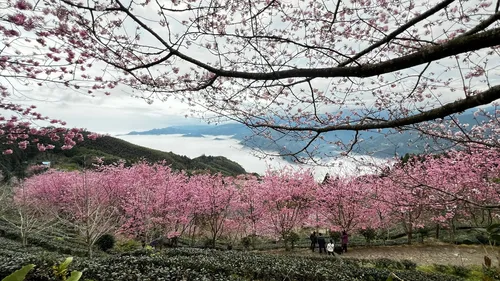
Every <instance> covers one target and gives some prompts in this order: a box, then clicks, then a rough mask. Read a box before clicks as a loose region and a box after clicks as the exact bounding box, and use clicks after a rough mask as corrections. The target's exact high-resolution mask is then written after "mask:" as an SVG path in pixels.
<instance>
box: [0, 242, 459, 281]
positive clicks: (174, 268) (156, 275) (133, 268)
mask: <svg viewBox="0 0 500 281" xmlns="http://www.w3.org/2000/svg"><path fill="white" fill-rule="evenodd" d="M52 259H53V257H43V256H40V255H39V254H38V255H37V254H35V253H26V254H23V255H19V254H17V253H15V252H6V251H3V250H0V276H2V274H4V271H5V270H15V269H16V267H17V265H18V264H26V262H27V261H29V262H32V263H34V264H39V265H40V267H42V264H45V265H47V264H48V262H50V261H51V260H52ZM367 262H370V261H366V262H364V263H362V262H360V261H359V260H351V259H348V258H344V259H331V258H330V257H326V256H322V257H320V256H315V257H314V258H309V257H303V256H302V257H299V256H278V255H270V254H269V255H266V254H255V253H248V252H238V251H220V250H210V249H182V248H176V249H172V250H167V251H165V252H163V253H162V255H149V254H146V253H145V254H144V255H122V256H109V257H97V258H93V259H88V258H84V257H79V258H75V260H74V261H73V262H72V264H71V265H72V266H73V267H74V268H77V269H83V268H85V271H84V273H83V275H82V278H84V279H92V280H114V281H122V280H141V281H150V280H262V281H275V280H276V281H277V280H317V281H326V280H338V281H347V280H349V281H351V280H354V281H385V280H386V279H387V278H388V276H389V275H390V274H391V272H394V273H395V274H396V275H397V276H398V277H399V278H401V279H403V280H405V281H458V280H463V279H462V278H458V277H453V276H449V275H442V274H435V273H432V274H429V273H424V272H419V271H414V270H406V269H404V266H403V265H400V266H399V268H400V269H394V270H389V269H387V268H373V267H367V266H363V264H366V263H367ZM372 262H373V261H372ZM386 264H388V263H386ZM43 274H45V273H44V271H43V270H42V271H38V272H34V273H33V275H30V276H32V277H33V279H32V280H53V279H50V275H48V276H49V277H45V276H47V275H43ZM37 278H39V279H37ZM131 278H133V279H131ZM395 279H396V278H395ZM30 280H31V279H30ZM67 281H68V280H67Z"/></svg>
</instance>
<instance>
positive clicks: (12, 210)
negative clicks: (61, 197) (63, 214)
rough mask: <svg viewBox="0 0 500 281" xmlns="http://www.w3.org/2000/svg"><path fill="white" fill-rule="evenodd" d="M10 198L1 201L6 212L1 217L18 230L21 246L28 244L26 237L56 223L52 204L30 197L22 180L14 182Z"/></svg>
mask: <svg viewBox="0 0 500 281" xmlns="http://www.w3.org/2000/svg"><path fill="white" fill-rule="evenodd" d="M11 195H13V197H12V198H10V196H9V197H7V198H5V199H11V200H8V201H3V202H2V204H3V205H4V207H5V209H6V213H5V214H3V215H2V218H3V219H4V220H5V221H6V222H8V223H9V224H10V225H11V226H13V227H14V229H16V230H17V231H18V232H19V236H20V237H21V243H22V245H23V246H27V245H28V237H29V236H32V235H36V234H38V233H40V232H42V231H45V230H47V229H49V228H50V227H52V226H54V225H55V224H56V223H57V220H56V219H55V214H56V213H55V208H54V205H52V204H50V203H49V202H44V201H41V200H38V198H36V197H32V196H31V194H30V193H29V191H27V190H26V188H25V186H24V184H23V182H17V183H15V188H14V191H13V194H11Z"/></svg>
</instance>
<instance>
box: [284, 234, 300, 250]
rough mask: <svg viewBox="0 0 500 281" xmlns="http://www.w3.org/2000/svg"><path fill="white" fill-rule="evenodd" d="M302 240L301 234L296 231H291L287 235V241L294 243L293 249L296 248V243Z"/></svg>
mask: <svg viewBox="0 0 500 281" xmlns="http://www.w3.org/2000/svg"><path fill="white" fill-rule="evenodd" d="M299 240H300V236H299V235H298V234H297V233H296V232H293V231H292V232H290V233H288V234H287V235H286V237H285V241H286V242H287V243H290V244H291V245H292V249H294V248H295V243H296V242H297V241H299Z"/></svg>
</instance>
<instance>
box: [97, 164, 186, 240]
mask: <svg viewBox="0 0 500 281" xmlns="http://www.w3.org/2000/svg"><path fill="white" fill-rule="evenodd" d="M118 172H119V175H120V177H121V178H122V179H123V183H124V186H125V188H124V189H123V190H122V192H123V193H124V194H125V196H123V199H122V200H121V208H122V209H123V216H124V217H125V222H124V224H123V225H122V226H121V230H122V232H124V233H127V234H130V235H131V236H133V237H135V238H141V239H144V241H145V242H146V243H149V242H151V241H152V240H153V239H155V238H158V237H159V236H169V235H170V234H171V233H182V232H183V231H184V230H185V228H186V227H187V225H188V224H189V222H190V220H189V215H190V212H189V211H188V210H189V208H187V205H186V203H188V201H189V196H186V195H189V194H190V191H189V190H187V188H186V186H187V184H186V182H187V177H186V176H185V174H183V173H177V172H174V171H172V170H171V169H170V167H168V166H166V165H164V163H163V165H162V164H161V163H157V164H153V165H151V164H149V163H147V162H140V163H137V164H135V165H133V166H132V167H130V168H124V167H119V171H118ZM106 173H108V171H106ZM108 182H110V183H113V182H116V181H108Z"/></svg>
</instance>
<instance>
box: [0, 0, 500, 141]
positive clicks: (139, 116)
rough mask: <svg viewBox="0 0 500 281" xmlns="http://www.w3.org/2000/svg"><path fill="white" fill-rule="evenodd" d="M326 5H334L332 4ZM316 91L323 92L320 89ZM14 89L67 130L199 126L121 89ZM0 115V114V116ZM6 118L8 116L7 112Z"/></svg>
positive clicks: (171, 105) (168, 106)
mask: <svg viewBox="0 0 500 281" xmlns="http://www.w3.org/2000/svg"><path fill="white" fill-rule="evenodd" d="M477 2H478V1H476V0H474V1H470V3H468V5H471V6H474V5H476V4H477ZM297 3H299V4H300V3H301V2H300V1H299V2H297ZM417 3H419V4H426V3H427V2H425V1H417ZM300 5H305V4H300ZM329 5H333V2H332V3H331V4H329ZM136 12H137V13H139V14H144V15H149V16H152V15H153V14H155V12H156V10H155V9H154V8H152V7H151V6H146V7H145V8H144V9H143V10H141V8H140V7H138V10H136ZM188 16H189V15H188V14H186V15H184V14H181V15H177V17H176V19H177V20H180V19H184V18H186V19H187V18H188ZM439 17H441V16H440V15H435V16H434V17H433V18H431V19H432V20H436V19H437V18H439ZM175 22H176V21H173V23H172V24H175ZM151 24H152V23H151ZM155 27H156V26H155ZM181 27H182V26H181V25H178V26H177V25H176V26H172V28H178V29H180V28H181ZM277 27H278V26H277ZM444 27H446V23H445V24H444V26H441V25H440V26H439V27H436V31H440V30H442V29H443V28H444ZM158 28H159V26H158ZM132 29H133V28H132ZM159 30H162V31H165V30H164V29H161V28H159ZM440 32H442V31H440ZM162 35H165V34H162ZM143 40H149V38H148V37H147V36H146V35H144V39H143ZM365 43H366V42H365ZM27 45H29V44H27V43H26V42H21V43H20V45H16V46H15V48H17V49H19V50H21V51H22V52H23V53H28V52H29V51H30V50H31V49H29V47H27ZM194 50H195V52H192V51H193V49H190V53H189V54H190V55H192V56H194V57H196V58H202V59H204V58H205V56H206V55H207V53H206V50H205V52H201V51H200V52H197V51H196V50H197V49H194ZM198 51H199V50H198ZM446 62H451V63H452V64H453V63H455V61H454V60H451V61H446V60H444V61H440V62H439V66H437V70H438V71H439V70H441V72H442V69H443V68H444V64H446ZM176 65H180V66H183V65H184V64H182V63H178V64H176ZM494 65H495V66H494V67H493V68H492V69H491V70H490V72H489V76H490V77H491V79H492V80H495V79H499V78H498V77H500V76H499V73H500V72H499V70H498V69H496V67H498V65H500V64H494ZM185 67H189V65H188V64H186V66H185ZM423 67H424V66H419V67H416V68H415V69H422V68H423ZM432 67H434V66H431V68H432ZM98 69H99V67H95V71H96V72H95V73H99V70H98ZM415 69H413V70H412V71H415V73H418V72H416V70H415ZM408 71H410V70H408ZM92 74H94V73H92ZM446 75H449V76H453V77H455V76H456V75H457V72H456V71H450V72H447V73H442V74H441V78H443V76H446ZM415 79H416V78H415ZM333 80H335V79H333ZM2 82H3V81H2ZM490 82H497V81H490ZM456 83H458V84H456ZM461 83H462V81H461V80H460V79H458V76H457V77H456V79H455V81H453V82H452V84H451V85H452V86H456V87H457V88H459V87H460V86H461ZM401 84H402V83H399V84H398V87H399V86H401ZM455 84H456V85H455ZM495 84H496V83H495ZM319 86H322V85H319ZM408 87H410V88H411V87H413V84H411V85H409V86H408ZM483 87H484V86H483ZM319 88H320V89H323V87H319ZM324 88H327V86H325V87H324ZM16 89H17V90H18V91H19V92H17V93H15V94H14V95H13V97H12V98H11V99H10V100H11V101H13V102H15V103H21V104H24V105H31V104H34V105H36V106H37V107H38V111H39V112H41V113H42V114H44V115H47V116H50V117H51V118H54V119H62V120H64V121H66V122H67V126H68V127H81V128H86V129H88V130H89V131H94V132H99V133H109V134H112V135H115V134H123V133H127V132H129V131H132V130H149V129H153V128H163V127H167V126H171V125H182V124H199V123H201V122H202V121H200V120H199V119H194V118H185V117H184V116H185V115H186V113H187V112H188V107H187V106H186V105H184V104H182V103H180V102H179V101H176V100H174V99H171V100H168V101H166V102H161V101H159V100H157V101H155V102H154V103H153V104H152V105H150V104H148V103H146V102H145V101H144V100H141V99H137V98H132V97H131V96H130V94H129V93H126V92H124V89H121V88H116V89H113V90H111V96H104V94H103V93H96V95H97V96H96V97H90V96H88V95H87V94H78V93H76V92H74V91H73V90H68V89H67V88H65V87H58V86H54V85H48V86H44V87H38V86H33V87H30V88H27V87H21V86H19V85H16ZM442 91H444V90H443V89H440V90H439V93H441V92H442ZM445 92H446V91H445ZM460 95H461V94H460V93H448V92H446V93H445V95H444V96H443V97H441V98H440V101H441V102H449V101H451V100H453V99H454V98H456V97H457V96H460ZM368 96H371V93H368ZM365 98H367V97H364V96H363V99H365ZM364 101H366V100H364ZM327 109H329V108H327ZM0 114H2V112H0ZM8 114H9V115H11V113H10V112H9V113H8Z"/></svg>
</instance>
